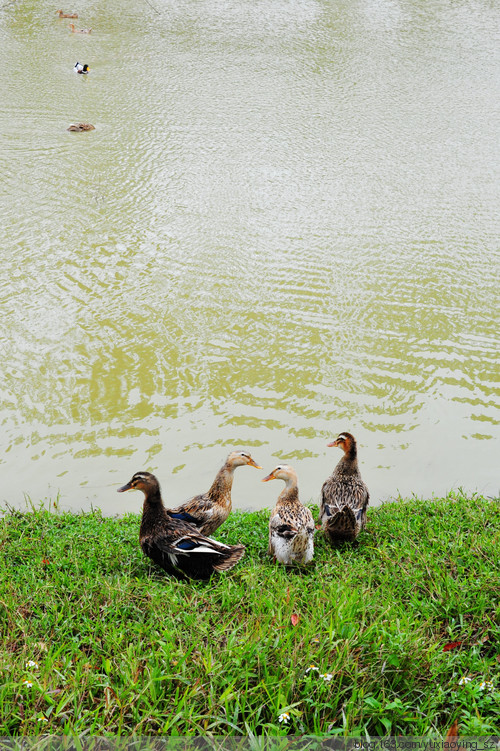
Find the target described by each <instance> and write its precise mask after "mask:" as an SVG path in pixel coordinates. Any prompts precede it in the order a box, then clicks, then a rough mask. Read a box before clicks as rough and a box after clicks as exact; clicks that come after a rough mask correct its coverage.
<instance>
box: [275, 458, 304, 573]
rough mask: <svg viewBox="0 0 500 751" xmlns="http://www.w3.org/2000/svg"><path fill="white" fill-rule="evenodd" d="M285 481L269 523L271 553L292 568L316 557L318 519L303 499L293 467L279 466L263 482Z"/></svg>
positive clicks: (276, 559)
mask: <svg viewBox="0 0 500 751" xmlns="http://www.w3.org/2000/svg"><path fill="white" fill-rule="evenodd" d="M270 480H284V482H285V487H284V489H283V490H282V491H281V493H280V495H279V496H278V500H277V502H276V506H275V508H274V510H273V512H272V514H271V518H270V520H269V553H270V555H272V556H273V558H274V559H275V561H279V562H280V563H284V564H285V566H289V565H291V564H293V563H309V562H310V561H312V558H313V555H314V520H313V516H312V514H311V511H310V509H308V508H307V507H306V506H303V505H302V503H301V502H300V500H299V489H298V486H297V474H296V472H295V470H294V469H293V467H290V465H289V464H279V465H278V466H277V467H275V468H274V469H273V471H272V472H271V473H270V474H268V475H267V477H264V479H263V480H262V482H269V481H270Z"/></svg>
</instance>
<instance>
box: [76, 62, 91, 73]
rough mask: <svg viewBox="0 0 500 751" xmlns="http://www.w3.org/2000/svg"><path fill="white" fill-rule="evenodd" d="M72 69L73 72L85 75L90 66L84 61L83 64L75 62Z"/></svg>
mask: <svg viewBox="0 0 500 751" xmlns="http://www.w3.org/2000/svg"><path fill="white" fill-rule="evenodd" d="M73 70H74V71H75V73H82V74H83V75H87V73H88V72H89V70H90V68H89V66H88V65H87V63H85V65H84V64H83V63H79V62H76V63H75V67H74V68H73Z"/></svg>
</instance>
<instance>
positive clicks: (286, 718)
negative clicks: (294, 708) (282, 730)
mask: <svg viewBox="0 0 500 751" xmlns="http://www.w3.org/2000/svg"><path fill="white" fill-rule="evenodd" d="M278 722H282V723H283V724H284V725H288V723H289V722H290V715H289V714H288V712H283V713H282V714H280V716H279V717H278Z"/></svg>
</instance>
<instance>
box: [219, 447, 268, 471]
mask: <svg viewBox="0 0 500 751" xmlns="http://www.w3.org/2000/svg"><path fill="white" fill-rule="evenodd" d="M226 463H227V464H229V466H230V467H232V468H234V467H242V466H244V465H245V464H247V465H248V466H249V467H255V469H262V467H261V466H260V465H259V464H257V462H256V461H255V460H254V459H252V457H251V456H250V454H249V453H248V451H231V453H230V454H229V456H228V457H227V460H226Z"/></svg>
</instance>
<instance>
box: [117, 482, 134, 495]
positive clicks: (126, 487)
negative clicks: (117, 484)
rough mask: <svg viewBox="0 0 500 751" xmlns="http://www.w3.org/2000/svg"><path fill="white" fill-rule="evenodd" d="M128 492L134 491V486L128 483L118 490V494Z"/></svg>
mask: <svg viewBox="0 0 500 751" xmlns="http://www.w3.org/2000/svg"><path fill="white" fill-rule="evenodd" d="M126 490H132V485H131V484H130V483H129V482H127V484H126V485H123V486H122V487H121V488H118V490H117V491H116V492H117V493H125V491H126Z"/></svg>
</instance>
